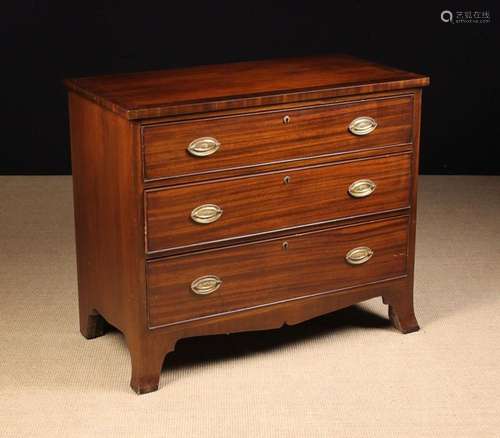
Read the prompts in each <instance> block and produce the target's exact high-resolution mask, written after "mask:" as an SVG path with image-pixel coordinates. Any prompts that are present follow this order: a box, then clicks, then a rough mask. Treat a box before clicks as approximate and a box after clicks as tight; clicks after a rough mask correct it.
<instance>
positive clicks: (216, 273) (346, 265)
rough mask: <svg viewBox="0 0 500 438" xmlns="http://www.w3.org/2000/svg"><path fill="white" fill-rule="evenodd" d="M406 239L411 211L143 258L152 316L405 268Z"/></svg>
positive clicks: (356, 282) (191, 314)
mask: <svg viewBox="0 0 500 438" xmlns="http://www.w3.org/2000/svg"><path fill="white" fill-rule="evenodd" d="M407 239H408V218H407V217H400V218H394V219H387V220H381V221H374V222H370V223H364V224H359V225H353V226H346V227H338V228H330V229H326V230H321V231H315V232H310V233H305V234H301V235H295V236H291V237H287V238H282V239H272V240H267V241H264V242H257V243H251V244H246V245H240V246H235V247H229V248H223V249H217V250H210V251H204V252H200V253H197V254H194V255H183V256H176V257H171V258H166V259H162V260H156V261H152V262H148V263H147V284H148V292H147V293H148V308H149V324H150V326H151V327H155V326H161V325H167V324H173V323H178V322H181V321H187V320H191V319H196V318H203V317H208V316H210V315H217V314H222V313H225V312H231V311H235V310H239V309H245V308H251V307H254V306H261V305H267V304H272V303H276V302H280V301H284V300H289V299H293V298H298V297H304V296H309V295H314V294H320V293H325V292H329V291H335V290H338V289H343V288H348V287H355V286H361V285H364V284H367V283H371V282H375V281H380V280H384V279H389V278H394V277H398V276H401V275H404V274H405V273H406V263H407ZM353 249H354V250H355V251H352V250H353ZM346 256H348V257H350V258H349V262H348V261H347V258H346Z"/></svg>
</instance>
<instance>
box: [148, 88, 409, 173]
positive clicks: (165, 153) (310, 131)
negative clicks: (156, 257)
mask: <svg viewBox="0 0 500 438" xmlns="http://www.w3.org/2000/svg"><path fill="white" fill-rule="evenodd" d="M360 116H370V117H372V118H374V119H375V120H376V121H377V124H378V126H377V128H376V129H375V130H374V131H373V132H371V133H370V134H368V135H363V136H358V135H354V134H352V133H351V132H349V130H348V126H349V124H350V122H351V121H352V120H354V119H355V118H357V117H360ZM284 117H289V122H288V123H286V124H285V123H284ZM412 122H413V99H412V95H410V96H405V97H392V98H385V99H374V100H369V101H362V102H352V103H344V104H332V105H321V106H315V107H309V108H304V109H292V110H289V109H285V110H281V111H270V112H266V113H254V114H248V115H238V116H233V117H221V118H219V117H215V118H207V119H200V120H190V121H187V122H177V123H167V124H162V125H154V126H147V127H145V128H143V143H144V167H145V170H144V174H145V178H146V179H155V178H172V177H176V176H193V175H198V174H204V173H212V178H214V177H216V176H217V175H216V172H220V171H223V170H232V169H237V168H242V167H245V168H249V167H253V166H256V165H263V164H270V163H279V162H282V161H287V160H292V159H298V158H308V157H309V158H310V157H317V156H321V155H332V154H336V153H339V152H347V151H356V150H359V149H363V148H367V147H370V146H372V147H373V146H379V147H380V146H388V145H397V144H404V143H411V138H412ZM200 137H214V138H216V139H217V140H218V141H219V142H220V143H221V146H220V148H219V150H218V151H217V152H215V153H214V154H213V155H210V156H206V157H195V156H192V155H190V154H189V153H188V152H187V150H186V149H187V146H188V145H189V144H190V143H191V142H192V141H193V140H195V139H197V138H200Z"/></svg>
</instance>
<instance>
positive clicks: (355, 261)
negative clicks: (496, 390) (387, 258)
mask: <svg viewBox="0 0 500 438" xmlns="http://www.w3.org/2000/svg"><path fill="white" fill-rule="evenodd" d="M372 256H373V251H372V250H371V249H370V248H368V247H367V246H359V247H358V248H353V249H351V250H350V251H349V252H348V253H347V254H346V255H345V259H346V261H347V263H349V264H350V265H362V264H363V263H366V262H367V261H368V260H370V259H371V258H372Z"/></svg>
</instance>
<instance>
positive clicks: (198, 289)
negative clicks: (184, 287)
mask: <svg viewBox="0 0 500 438" xmlns="http://www.w3.org/2000/svg"><path fill="white" fill-rule="evenodd" d="M221 284H222V280H221V279H220V278H219V277H217V275H204V276H203V277H199V278H197V279H196V280H194V281H193V282H192V283H191V290H192V291H193V292H194V293H195V294H196V295H210V294H211V293H214V292H215V291H216V290H217V289H219V287H220V286H221Z"/></svg>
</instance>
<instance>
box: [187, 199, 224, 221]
mask: <svg viewBox="0 0 500 438" xmlns="http://www.w3.org/2000/svg"><path fill="white" fill-rule="evenodd" d="M222 213H223V210H222V208H220V207H219V206H218V205H215V204H204V205H200V206H199V207H196V208H194V209H193V211H192V212H191V219H193V220H194V221H195V222H197V223H199V224H210V223H212V222H215V221H216V220H217V219H219V218H220V217H221V216H222Z"/></svg>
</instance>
